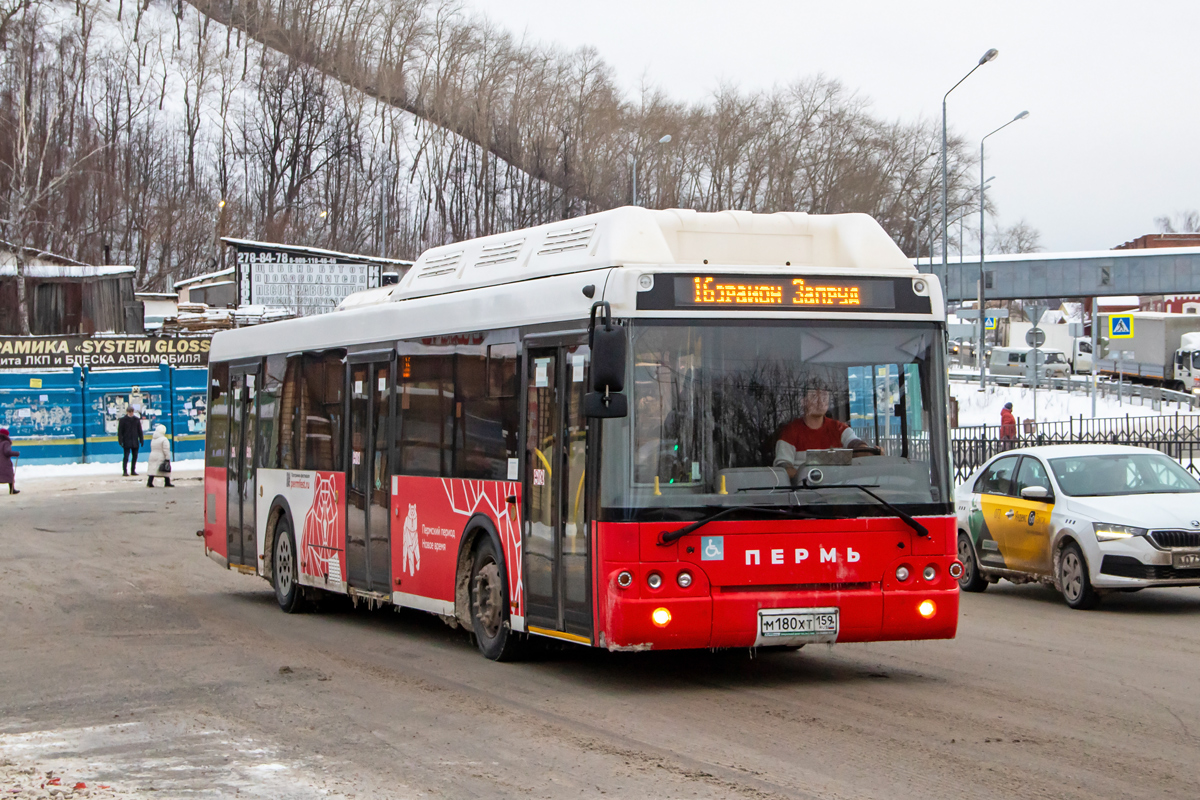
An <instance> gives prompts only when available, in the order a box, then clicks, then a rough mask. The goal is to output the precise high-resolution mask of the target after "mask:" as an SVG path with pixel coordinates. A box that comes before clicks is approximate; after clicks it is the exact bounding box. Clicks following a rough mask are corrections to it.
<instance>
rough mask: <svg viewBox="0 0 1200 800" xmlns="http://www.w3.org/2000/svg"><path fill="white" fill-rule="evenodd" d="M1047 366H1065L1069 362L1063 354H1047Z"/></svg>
mask: <svg viewBox="0 0 1200 800" xmlns="http://www.w3.org/2000/svg"><path fill="white" fill-rule="evenodd" d="M1046 363H1047V364H1065V363H1067V360H1066V359H1065V358H1063V354H1062V353H1046Z"/></svg>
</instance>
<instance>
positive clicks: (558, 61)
mask: <svg viewBox="0 0 1200 800" xmlns="http://www.w3.org/2000/svg"><path fill="white" fill-rule="evenodd" d="M937 128H938V125H937V123H936V122H935V121H931V120H916V119H914V120H885V119H881V118H879V117H878V116H876V115H875V114H873V113H872V111H871V108H870V105H869V102H868V99H867V98H864V97H862V96H860V95H858V94H856V93H855V92H854V91H852V90H851V89H849V88H847V87H844V86H842V85H840V84H839V83H838V82H837V81H836V80H832V79H829V78H827V77H823V76H820V75H816V76H793V75H780V76H778V84H777V88H775V89H773V90H772V91H769V92H762V93H754V92H746V91H742V90H740V89H739V88H738V87H736V86H719V87H714V90H713V94H712V96H711V97H710V98H709V99H708V100H707V101H706V102H704V103H700V104H687V103H681V102H677V101H675V100H672V99H671V97H670V93H669V91H666V90H660V89H657V88H654V87H646V88H645V89H643V90H642V91H641V92H640V93H638V94H636V95H633V96H630V95H627V94H626V93H625V92H623V91H622V90H621V89H620V88H619V87H618V85H617V82H616V80H615V79H614V76H613V73H612V70H611V69H610V68H609V67H608V66H607V65H606V64H605V62H604V59H603V57H602V54H599V53H596V52H594V51H590V50H582V51H578V52H564V51H562V50H559V49H556V48H554V47H552V46H549V45H546V44H544V43H537V42H528V41H522V40H519V39H518V38H516V37H514V36H513V35H512V34H511V33H509V32H507V31H505V30H503V29H502V28H501V27H499V26H497V25H496V24H495V23H493V22H489V21H488V20H486V19H483V18H479V17H475V16H471V15H469V14H466V13H464V12H463V11H462V10H460V9H459V8H457V7H456V6H454V5H453V4H438V3H433V2H425V0H316V1H315V2H296V1H295V0H260V1H259V2H242V1H237V0H190V2H166V0H143V2H129V1H127V0H71V1H68V0H0V237H2V238H4V239H6V240H8V241H10V242H14V243H20V244H24V245H28V246H34V247H38V248H45V249H49V250H52V251H55V252H58V253H62V254H64V255H67V256H70V257H73V258H77V259H80V260H82V261H88V262H92V263H120V264H132V265H135V266H136V267H137V268H138V270H139V286H140V287H142V288H146V289H160V288H163V287H167V286H169V284H170V282H171V281H172V280H173V279H178V278H181V277H186V276H189V275H194V274H197V273H199V272H203V271H205V270H208V269H211V268H212V267H213V265H214V264H215V263H216V262H215V259H217V258H219V257H220V252H219V248H218V247H217V244H216V241H217V239H218V238H219V237H220V236H222V235H231V236H241V237H249V238H263V239H271V240H279V241H287V242H292V243H296V244H307V245H314V246H320V247H328V248H333V249H338V250H349V251H357V252H364V253H374V254H382V255H387V256H392V257H410V258H411V257H415V256H416V255H418V254H419V253H420V251H421V250H422V249H424V248H425V247H428V246H430V245H434V244H440V243H443V242H446V241H450V240H454V239H460V238H464V237H470V236H474V235H478V234H486V233H491V232H495V231H503V230H507V229H511V228H515V227H522V226H526V225H531V224H537V223H540V222H544V221H547V220H552V219H559V218H564V217H571V216H576V215H579V214H583V213H587V212H590V211H595V210H599V209H604V208H610V207H613V206H617V205H622V204H625V203H628V202H630V199H631V194H632V185H631V184H632V173H633V170H632V163H633V159H634V157H635V155H636V157H637V160H638V164H639V168H638V183H639V196H640V200H641V203H642V204H643V205H649V206H656V207H672V206H678V207H685V208H695V209H698V210H706V211H707V210H717V209H726V208H740V209H749V210H753V211H760V212H769V211H808V212H813V213H833V212H841V211H863V212H866V213H869V214H871V215H873V216H875V217H876V218H877V219H879V221H880V222H881V223H882V224H883V225H884V226H885V227H886V228H887V229H888V230H889V232H891V234H892V235H893V237H894V238H895V239H896V241H897V242H898V243H899V244H900V245H901V247H903V248H904V249H905V250H906V251H907V252H909V253H913V252H915V250H916V243H915V240H916V236H917V234H918V231H917V227H918V226H917V224H915V223H914V222H913V220H914V219H924V218H925V216H927V214H928V204H929V201H930V196H931V195H940V188H939V183H938V180H939V177H940V175H939V172H940V170H939V160H938V158H937V157H936V155H935V153H936V151H937V149H938V144H939V139H940V131H939V130H938V129H937ZM665 134H670V136H671V137H672V140H671V142H670V143H669V144H664V145H660V144H658V141H659V139H660V138H661V137H662V136H663V135H665ZM971 158H972V157H971V154H970V153H969V152H967V151H966V149H965V148H964V147H963V145H962V143H961V142H959V141H957V140H952V142H951V149H950V164H951V180H950V195H951V207H952V209H951V210H952V214H953V210H954V208H955V207H960V206H965V205H967V204H969V203H971V202H973V199H972V197H971V193H972V190H973V187H972V186H970V184H971V183H972V180H973V178H972V172H971V169H970V166H971ZM927 235H928V234H926V236H927ZM923 247H924V248H925V250H926V251H927V249H928V245H927V244H924V245H923Z"/></svg>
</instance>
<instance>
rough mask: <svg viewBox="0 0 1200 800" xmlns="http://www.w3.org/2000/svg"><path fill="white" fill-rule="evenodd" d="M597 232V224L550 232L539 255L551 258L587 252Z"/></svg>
mask: <svg viewBox="0 0 1200 800" xmlns="http://www.w3.org/2000/svg"><path fill="white" fill-rule="evenodd" d="M595 231H596V225H595V223H593V224H591V225H577V226H575V227H573V228H559V229H558V230H554V231H550V232H549V233H547V234H546V241H544V242H542V248H541V249H540V250H538V252H537V254H538V255H539V256H551V255H556V254H558V253H569V252H571V251H572V250H586V249H587V247H588V243H589V242H591V240H592V234H593V233H595Z"/></svg>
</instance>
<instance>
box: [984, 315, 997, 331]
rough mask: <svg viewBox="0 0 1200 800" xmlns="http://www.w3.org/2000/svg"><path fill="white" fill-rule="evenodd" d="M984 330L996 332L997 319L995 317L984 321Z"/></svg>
mask: <svg viewBox="0 0 1200 800" xmlns="http://www.w3.org/2000/svg"><path fill="white" fill-rule="evenodd" d="M983 329H984V330H985V331H994V330H996V318H995V317H988V318H987V319H986V320H984V321H983Z"/></svg>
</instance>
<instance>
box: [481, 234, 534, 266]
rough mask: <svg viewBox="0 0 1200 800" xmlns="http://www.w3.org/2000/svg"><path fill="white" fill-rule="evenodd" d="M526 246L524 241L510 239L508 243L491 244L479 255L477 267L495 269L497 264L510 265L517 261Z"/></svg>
mask: <svg viewBox="0 0 1200 800" xmlns="http://www.w3.org/2000/svg"><path fill="white" fill-rule="evenodd" d="M524 246H525V240H524V239H510V240H508V241H507V242H499V243H497V244H489V245H487V246H485V247H484V248H483V252H481V253H480V254H479V260H478V261H476V262H475V266H476V267H494V266H496V265H497V264H508V263H509V262H512V261H516V260H517V256H519V255H520V254H521V248H522V247H524Z"/></svg>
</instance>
